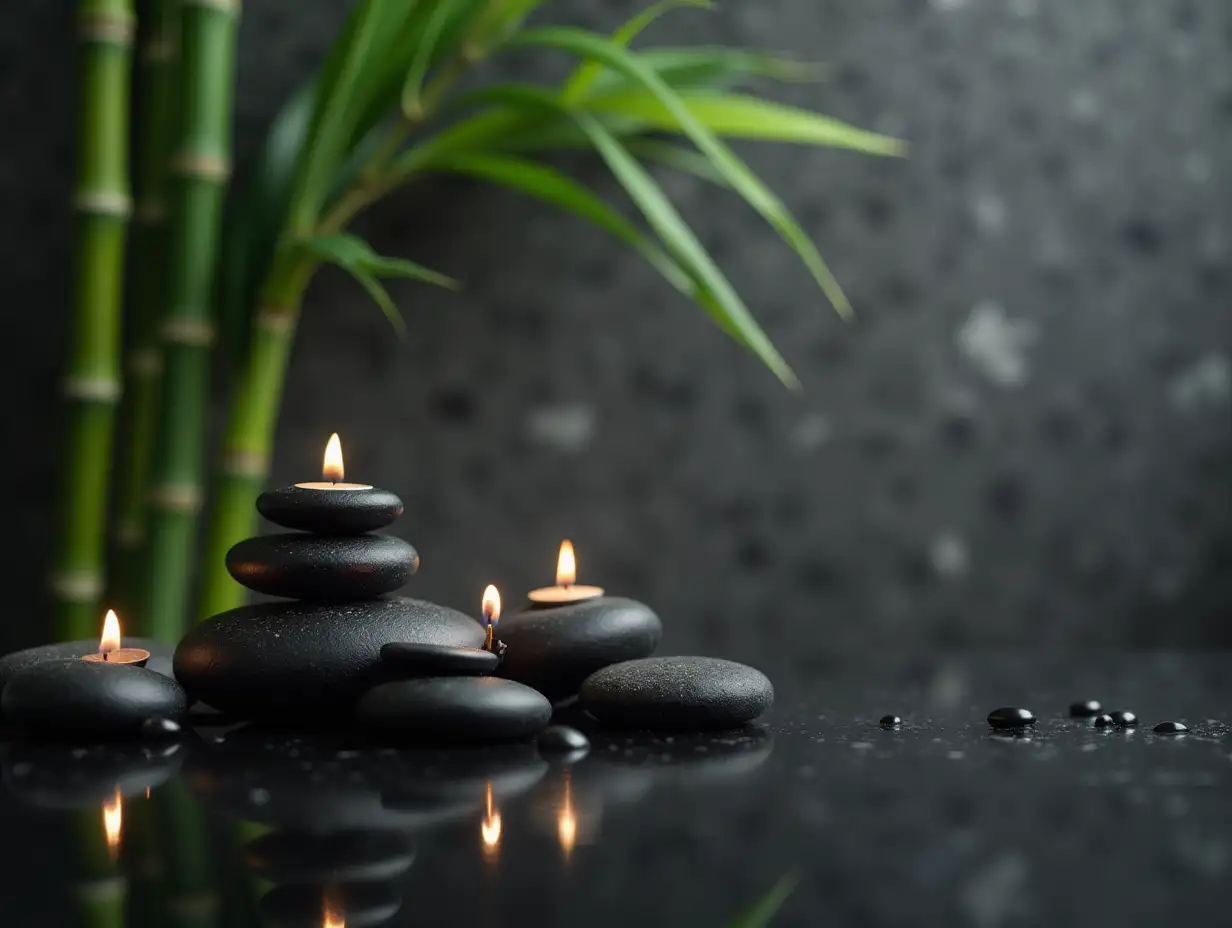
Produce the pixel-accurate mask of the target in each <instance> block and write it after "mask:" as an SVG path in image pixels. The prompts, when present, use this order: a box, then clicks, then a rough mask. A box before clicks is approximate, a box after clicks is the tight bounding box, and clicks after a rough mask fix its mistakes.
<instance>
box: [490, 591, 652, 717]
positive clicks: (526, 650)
mask: <svg viewBox="0 0 1232 928" xmlns="http://www.w3.org/2000/svg"><path fill="white" fill-rule="evenodd" d="M497 634H498V635H499V637H500V639H501V641H503V642H504V643H505V644H506V645H507V646H508V651H507V652H506V654H505V657H504V660H503V661H502V662H501V666H500V669H499V670H498V671H497V673H498V675H499V676H502V677H505V678H507V679H509V680H517V681H518V682H519V683H525V684H526V685H527V686H532V687H534V688H535V689H537V690H539V692H541V693H543V694H544V695H545V696H547V697H548V698H549V699H551V700H553V701H556V700H560V699H564V698H565V697H568V696H572V695H573V694H574V693H576V692H577V691H578V688H579V687H580V686H581V685H582V681H583V680H585V679H586V678H587V677H588V676H590V675H591V674H592V673H594V672H595V671H596V670H599V669H601V668H603V667H606V666H608V665H609V664H616V663H619V662H621V661H629V660H634V659H636V658H639V657H646V656H647V655H649V654H652V653H653V652H654V649H655V647H656V646H657V645H658V643H659V638H660V637H662V635H663V624H662V623H661V622H660V621H659V617H658V616H657V615H655V614H654V612H652V611H651V610H650V608H649V607H648V606H645V605H643V604H642V603H639V602H636V601H634V600H632V599H624V598H621V597H616V596H601V597H599V598H597V599H590V600H586V601H585V602H580V603H574V604H572V605H568V606H554V607H551V608H546V609H528V610H527V611H525V612H520V613H517V614H515V615H512V616H509V617H507V618H502V619H501V621H500V624H499V625H498V626H497Z"/></svg>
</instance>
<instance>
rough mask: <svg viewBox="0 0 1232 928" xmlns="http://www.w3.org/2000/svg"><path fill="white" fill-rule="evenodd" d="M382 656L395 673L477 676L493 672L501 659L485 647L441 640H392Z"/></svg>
mask: <svg viewBox="0 0 1232 928" xmlns="http://www.w3.org/2000/svg"><path fill="white" fill-rule="evenodd" d="M381 660H383V661H384V662H385V663H386V665H388V667H389V672H390V676H393V677H399V678H402V677H442V676H475V677H481V676H484V675H485V674H489V673H491V672H492V671H493V670H495V669H496V665H497V664H499V663H500V658H498V657H497V656H496V655H495V654H493V653H492V652H491V651H485V650H484V649H483V648H450V647H445V646H443V645H439V644H416V643H414V642H409V641H391V642H389V643H388V644H386V645H383V646H382V647H381Z"/></svg>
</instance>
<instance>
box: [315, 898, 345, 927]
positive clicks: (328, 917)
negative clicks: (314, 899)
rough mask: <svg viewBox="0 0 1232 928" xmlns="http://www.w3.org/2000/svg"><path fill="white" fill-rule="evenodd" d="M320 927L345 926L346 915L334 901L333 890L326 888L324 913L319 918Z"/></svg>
mask: <svg viewBox="0 0 1232 928" xmlns="http://www.w3.org/2000/svg"><path fill="white" fill-rule="evenodd" d="M321 928H346V917H345V916H344V915H343V914H342V910H341V909H340V908H339V906H338V904H337V903H336V902H335V901H334V894H333V892H332V891H330V890H328V889H327V890H326V892H325V915H324V918H323V919H322V920H321Z"/></svg>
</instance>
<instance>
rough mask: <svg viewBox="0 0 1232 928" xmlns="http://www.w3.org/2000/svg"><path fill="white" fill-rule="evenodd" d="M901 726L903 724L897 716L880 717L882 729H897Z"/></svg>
mask: <svg viewBox="0 0 1232 928" xmlns="http://www.w3.org/2000/svg"><path fill="white" fill-rule="evenodd" d="M901 724H903V720H902V719H900V718H899V717H898V716H897V715H883V716H882V717H881V722H880V725H881V727H882V728H898V726H899V725H901Z"/></svg>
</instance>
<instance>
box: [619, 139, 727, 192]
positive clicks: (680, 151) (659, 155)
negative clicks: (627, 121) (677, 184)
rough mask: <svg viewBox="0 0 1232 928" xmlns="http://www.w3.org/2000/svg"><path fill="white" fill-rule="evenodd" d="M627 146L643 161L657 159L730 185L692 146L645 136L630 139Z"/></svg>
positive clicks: (711, 180)
mask: <svg viewBox="0 0 1232 928" xmlns="http://www.w3.org/2000/svg"><path fill="white" fill-rule="evenodd" d="M625 147H626V148H628V149H629V151H630V152H631V153H633V154H634V155H636V156H637V157H639V158H641V159H642V160H643V161H656V162H658V163H659V164H662V165H666V166H667V167H669V168H676V170H678V171H684V172H685V173H687V174H692V175H694V176H696V177H700V178H701V179H702V180H707V181H709V182H710V183H712V184H716V185H718V186H719V187H727V186H728V184H727V179H726V178H725V177H724V176H723V175H722V174H720V173H719V172H718V171H716V170H715V168H714V165H713V164H711V163H710V161H709V159H708V158H707V157H706V156H705V155H703V154H701V153H700V152H697V151H694V150H693V149H692V148H684V147H682V146H680V145H673V144H672V143H671V142H663V141H660V140H659V139H643V138H635V139H629V141H627V142H626V143H625Z"/></svg>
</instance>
